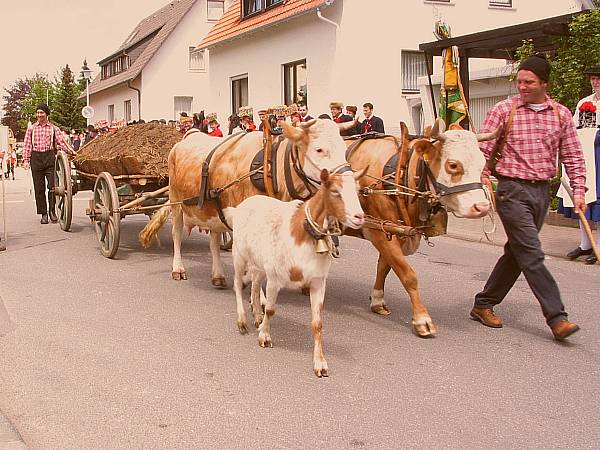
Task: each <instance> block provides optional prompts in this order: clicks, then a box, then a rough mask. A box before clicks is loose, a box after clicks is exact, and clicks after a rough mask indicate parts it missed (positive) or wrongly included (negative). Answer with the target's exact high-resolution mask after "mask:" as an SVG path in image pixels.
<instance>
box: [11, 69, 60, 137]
mask: <svg viewBox="0 0 600 450" xmlns="http://www.w3.org/2000/svg"><path fill="white" fill-rule="evenodd" d="M27 81H28V82H29V87H30V89H29V92H28V93H27V95H26V96H25V98H24V99H23V100H22V101H21V118H20V120H19V126H20V128H21V129H23V130H26V129H27V122H28V121H31V122H32V123H33V122H35V120H36V118H35V110H36V107H37V105H39V104H40V103H46V102H48V105H49V106H50V110H52V104H53V103H54V86H53V85H52V83H50V81H48V78H47V77H46V75H40V74H37V73H36V74H35V77H33V78H31V79H27Z"/></svg>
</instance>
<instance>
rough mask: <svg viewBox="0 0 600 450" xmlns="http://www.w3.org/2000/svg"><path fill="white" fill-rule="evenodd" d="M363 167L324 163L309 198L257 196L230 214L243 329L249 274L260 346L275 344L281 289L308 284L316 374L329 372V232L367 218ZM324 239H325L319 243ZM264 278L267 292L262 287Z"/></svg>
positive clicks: (358, 224)
mask: <svg viewBox="0 0 600 450" xmlns="http://www.w3.org/2000/svg"><path fill="white" fill-rule="evenodd" d="M340 169H341V170H340ZM344 170H345V171H344ZM365 171H366V170H363V171H361V173H358V174H353V173H352V171H350V170H349V167H348V166H344V167H343V168H338V169H337V170H334V171H333V172H332V173H330V172H329V171H327V170H326V169H323V170H322V171H321V174H320V178H321V187H320V188H319V190H318V192H317V193H316V194H315V196H314V197H312V198H311V199H310V200H308V201H307V202H301V201H292V202H282V201H280V200H277V199H274V198H271V197H265V196H254V197H250V198H248V199H246V200H244V201H243V202H242V203H240V205H239V206H238V207H237V208H236V209H235V211H233V214H232V216H233V228H234V229H235V233H234V234H233V248H232V253H233V265H234V270H235V277H234V284H233V288H234V291H235V297H236V303H237V325H238V328H239V331H240V333H242V334H245V333H247V328H246V313H245V310H244V302H243V298H242V289H243V280H244V277H245V276H246V277H248V278H249V279H251V280H252V288H251V295H250V299H251V304H252V313H253V315H254V325H255V326H256V327H257V328H259V335H258V343H259V345H260V346H261V347H272V346H273V344H272V341H271V334H270V325H271V318H272V317H273V314H275V302H276V301H277V295H278V293H279V291H280V289H282V288H284V287H290V288H300V287H305V286H307V287H309V288H310V305H311V312H312V332H313V338H314V349H313V363H314V371H315V374H316V375H317V376H318V377H322V376H328V367H327V361H325V356H324V354H323V343H322V335H321V332H322V326H323V325H322V315H323V301H324V297H325V284H326V280H327V276H328V274H329V268H330V267H331V252H330V250H331V238H330V235H331V234H335V233H337V234H339V233H340V231H341V230H339V228H340V227H344V226H347V227H351V228H354V229H359V228H361V227H362V225H363V224H364V220H365V218H364V212H363V210H362V208H361V206H360V202H359V199H358V194H357V187H358V185H357V180H358V179H359V178H360V177H361V176H362V175H364V173H365ZM321 239H323V240H324V241H323V242H320V243H319V242H318V241H319V240H321ZM325 244H326V245H325ZM265 280H266V295H264V294H263V293H262V290H261V286H262V283H263V281H265ZM263 307H264V316H263Z"/></svg>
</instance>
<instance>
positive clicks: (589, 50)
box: [513, 9, 600, 110]
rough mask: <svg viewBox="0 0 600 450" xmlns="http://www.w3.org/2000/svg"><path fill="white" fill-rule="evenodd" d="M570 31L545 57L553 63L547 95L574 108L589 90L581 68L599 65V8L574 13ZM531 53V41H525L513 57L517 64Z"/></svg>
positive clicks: (557, 39)
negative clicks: (553, 50)
mask: <svg viewBox="0 0 600 450" xmlns="http://www.w3.org/2000/svg"><path fill="white" fill-rule="evenodd" d="M569 31H570V35H569V36H561V37H557V38H556V39H555V40H554V44H555V46H556V52H555V53H553V54H547V55H546V56H547V57H548V60H549V61H550V63H551V64H552V76H551V79H550V89H549V94H550V96H551V97H552V98H554V99H556V100H558V101H559V102H560V103H562V104H563V105H565V106H567V107H568V108H570V109H571V110H574V109H575V106H576V105H577V102H578V101H579V100H580V99H581V98H582V97H585V96H586V95H589V94H590V93H591V92H592V91H591V86H590V83H589V80H588V79H587V77H586V76H585V75H584V74H583V72H584V70H585V69H587V68H589V67H593V66H598V65H600V52H599V51H598V49H599V48H600V10H597V9H596V10H590V11H587V12H585V13H583V14H579V15H577V16H575V17H574V18H573V20H572V21H571V23H570V24H569ZM534 53H535V48H534V45H533V41H532V40H526V41H523V45H521V47H519V48H518V49H517V50H516V52H515V59H516V61H517V63H519V62H521V61H523V60H524V59H525V58H527V57H528V56H531V55H532V54H534ZM513 79H514V77H513Z"/></svg>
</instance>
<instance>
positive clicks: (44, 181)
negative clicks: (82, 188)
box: [23, 103, 75, 224]
mask: <svg viewBox="0 0 600 450" xmlns="http://www.w3.org/2000/svg"><path fill="white" fill-rule="evenodd" d="M49 115H50V108H48V105H46V104H43V103H41V104H39V105H38V106H37V108H36V111H35V116H36V118H37V122H36V123H35V124H33V125H32V126H31V127H29V128H28V129H27V132H26V133H25V141H24V142H23V167H24V168H25V170H27V169H29V167H30V166H31V176H32V178H33V189H34V191H35V204H36V207H37V213H38V214H40V215H41V216H42V218H41V220H40V223H42V224H46V223H48V215H49V216H50V220H51V221H52V222H56V221H57V217H56V213H55V211H54V194H53V192H52V189H53V188H54V154H55V151H56V150H57V148H58V147H60V148H61V149H62V150H64V151H65V152H67V153H70V154H73V153H75V151H74V150H73V148H72V147H71V145H70V144H69V143H68V142H66V141H65V140H64V138H63V134H62V132H61V131H60V128H58V127H57V126H56V125H53V124H52V123H50V122H49V121H48V116H49ZM46 191H47V196H48V203H46Z"/></svg>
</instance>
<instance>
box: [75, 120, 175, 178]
mask: <svg viewBox="0 0 600 450" xmlns="http://www.w3.org/2000/svg"><path fill="white" fill-rule="evenodd" d="M180 140H181V134H180V133H179V132H178V131H177V130H176V129H175V128H173V127H171V126H169V125H164V124H160V123H144V124H138V125H130V126H127V127H125V128H121V129H119V130H116V131H113V132H109V133H106V134H102V135H99V136H98V137H96V138H95V139H94V140H93V141H91V142H90V143H88V144H86V145H85V146H83V147H82V148H81V149H80V150H79V152H78V153H77V155H76V156H75V159H74V163H75V168H76V169H77V170H78V171H80V172H84V173H89V174H96V175H98V174H100V173H101V172H109V173H110V174H111V175H113V176H117V175H149V176H156V177H159V178H167V177H168V176H169V170H168V163H167V157H168V155H169V151H170V150H171V148H172V147H173V145H175V143H177V142H179V141H180Z"/></svg>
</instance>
